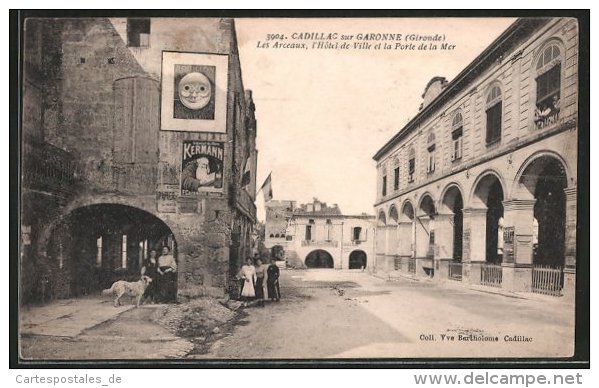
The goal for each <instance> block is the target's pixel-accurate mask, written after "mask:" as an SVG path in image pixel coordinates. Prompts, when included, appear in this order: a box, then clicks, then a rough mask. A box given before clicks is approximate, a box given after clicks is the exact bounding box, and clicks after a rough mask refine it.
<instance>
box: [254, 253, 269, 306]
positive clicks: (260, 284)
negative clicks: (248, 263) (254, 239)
mask: <svg viewBox="0 0 599 388" xmlns="http://www.w3.org/2000/svg"><path fill="white" fill-rule="evenodd" d="M254 267H255V268H256V287H255V291H256V299H257V300H258V305H259V306H261V307H264V278H265V277H266V265H263V264H262V260H260V259H256V262H255V263H254Z"/></svg>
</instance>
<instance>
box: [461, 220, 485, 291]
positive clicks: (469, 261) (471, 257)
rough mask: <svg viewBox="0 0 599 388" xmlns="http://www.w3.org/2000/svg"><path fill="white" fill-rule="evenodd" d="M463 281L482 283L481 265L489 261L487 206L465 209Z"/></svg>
mask: <svg viewBox="0 0 599 388" xmlns="http://www.w3.org/2000/svg"><path fill="white" fill-rule="evenodd" d="M462 213H463V214H464V232H463V239H462V244H463V245H462V262H463V263H464V264H463V275H462V281H463V282H468V283H470V284H480V271H481V266H482V264H484V263H485V262H486V261H487V258H486V239H487V229H486V228H487V208H467V209H463V210H462Z"/></svg>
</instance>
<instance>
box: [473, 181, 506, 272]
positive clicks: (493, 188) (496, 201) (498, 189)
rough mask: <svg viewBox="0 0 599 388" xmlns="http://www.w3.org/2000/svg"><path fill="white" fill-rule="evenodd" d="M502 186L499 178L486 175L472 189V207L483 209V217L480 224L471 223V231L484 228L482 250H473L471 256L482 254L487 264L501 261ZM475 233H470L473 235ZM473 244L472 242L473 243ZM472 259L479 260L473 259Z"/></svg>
mask: <svg viewBox="0 0 599 388" xmlns="http://www.w3.org/2000/svg"><path fill="white" fill-rule="evenodd" d="M503 199H504V194H503V186H502V184H501V181H500V180H499V178H498V177H497V176H496V175H495V174H493V173H488V174H486V175H484V176H483V177H482V178H481V179H479V181H478V183H477V184H476V187H475V189H474V196H473V199H472V207H473V208H476V209H479V210H482V209H484V213H485V217H484V218H483V219H482V225H481V223H475V224H474V223H473V224H474V225H472V229H474V228H479V227H482V228H484V229H483V230H484V239H483V241H482V243H483V245H484V250H475V249H473V250H472V251H473V252H472V255H477V254H481V253H483V252H484V259H485V261H486V262H487V263H489V264H501V262H502V261H503V254H502V248H503V247H502V246H501V244H500V243H501V242H502V239H500V238H499V233H501V227H502V226H503ZM474 233H475V231H472V234H473V235H474ZM473 243H474V241H473ZM473 258H474V259H480V258H478V257H473Z"/></svg>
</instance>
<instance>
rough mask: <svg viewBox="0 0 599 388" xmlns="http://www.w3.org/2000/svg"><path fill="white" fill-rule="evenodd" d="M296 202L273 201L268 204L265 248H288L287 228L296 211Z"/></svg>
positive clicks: (266, 207)
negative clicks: (278, 246)
mask: <svg viewBox="0 0 599 388" xmlns="http://www.w3.org/2000/svg"><path fill="white" fill-rule="evenodd" d="M296 207H297V205H296V201H285V200H271V201H268V202H266V204H265V211H266V223H265V226H264V246H265V247H266V248H269V249H271V248H272V247H274V246H275V245H280V246H282V247H284V248H285V247H287V244H288V242H289V241H291V240H290V239H289V240H288V237H287V226H288V224H289V220H290V219H291V215H292V214H293V211H294V210H295V209H296Z"/></svg>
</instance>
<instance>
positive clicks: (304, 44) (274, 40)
mask: <svg viewBox="0 0 599 388" xmlns="http://www.w3.org/2000/svg"><path fill="white" fill-rule="evenodd" d="M445 39H446V37H445V34H432V35H422V34H414V33H408V34H403V33H374V32H360V33H356V34H340V33H336V32H293V33H291V34H267V35H266V41H258V44H257V47H258V48H274V49H276V48H287V49H308V48H312V49H322V48H349V43H350V42H353V45H354V46H355V47H353V48H354V49H367V48H369V47H370V45H369V44H370V43H377V42H396V43H399V42H401V43H402V44H404V45H405V46H406V47H397V48H399V49H409V48H410V46H411V45H413V44H414V43H423V42H444V41H445ZM289 40H291V41H293V42H289ZM342 46H343V47H342Z"/></svg>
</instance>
